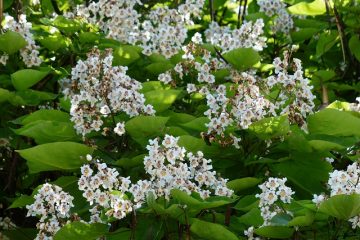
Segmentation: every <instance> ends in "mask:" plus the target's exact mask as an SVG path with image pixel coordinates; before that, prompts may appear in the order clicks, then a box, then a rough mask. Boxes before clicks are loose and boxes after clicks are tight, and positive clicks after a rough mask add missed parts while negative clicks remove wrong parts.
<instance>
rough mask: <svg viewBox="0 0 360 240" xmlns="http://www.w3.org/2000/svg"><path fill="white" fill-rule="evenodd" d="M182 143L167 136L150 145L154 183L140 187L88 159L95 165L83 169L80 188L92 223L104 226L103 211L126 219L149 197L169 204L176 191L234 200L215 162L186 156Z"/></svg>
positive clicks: (142, 183) (148, 164)
mask: <svg viewBox="0 0 360 240" xmlns="http://www.w3.org/2000/svg"><path fill="white" fill-rule="evenodd" d="M178 140H179V138H175V137H173V136H170V135H166V136H165V138H164V140H163V141H162V142H161V143H159V140H158V139H154V140H150V141H149V145H148V146H147V149H148V151H149V155H148V156H146V157H145V158H144V168H145V172H146V173H147V174H149V176H150V179H149V180H139V181H137V182H136V183H132V182H131V181H130V179H129V177H127V178H124V177H121V176H119V173H118V171H117V170H116V169H114V168H109V167H108V166H107V165H106V164H105V163H100V161H99V160H93V159H92V157H91V156H87V159H88V160H89V161H92V162H93V163H92V164H85V165H83V166H82V167H81V174H82V175H81V177H80V179H79V181H78V186H79V189H80V190H81V191H83V196H84V198H85V199H86V200H87V201H88V202H89V203H90V205H93V208H91V209H90V213H91V219H90V220H91V222H102V219H101V218H100V215H101V211H102V210H105V215H107V216H108V217H115V218H117V219H121V218H124V217H125V216H126V215H127V214H128V213H129V212H131V211H133V209H137V208H139V207H141V205H142V204H143V203H144V202H146V198H147V196H148V194H149V193H152V194H153V196H154V197H155V198H159V197H165V199H167V200H169V199H170V191H171V190H172V189H179V190H182V191H184V192H186V193H188V194H191V193H192V192H197V193H199V194H200V196H201V197H202V198H204V199H205V198H207V197H209V196H211V195H217V196H228V197H230V196H231V195H232V194H233V191H232V190H230V189H228V188H227V186H226V182H227V180H226V179H223V178H221V177H218V176H216V172H215V171H214V170H213V169H212V165H211V160H208V159H205V158H204V155H203V153H202V152H200V151H199V152H197V153H196V154H193V153H191V152H186V150H185V148H183V147H180V146H179V145H178ZM127 193H129V194H131V196H132V199H130V198H128V196H127V195H126V194H127Z"/></svg>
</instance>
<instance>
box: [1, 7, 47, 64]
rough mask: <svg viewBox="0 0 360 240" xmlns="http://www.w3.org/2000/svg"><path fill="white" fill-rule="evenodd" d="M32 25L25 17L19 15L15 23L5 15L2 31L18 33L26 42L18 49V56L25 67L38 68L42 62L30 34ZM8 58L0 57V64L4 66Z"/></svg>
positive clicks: (5, 56)
mask: <svg viewBox="0 0 360 240" xmlns="http://www.w3.org/2000/svg"><path fill="white" fill-rule="evenodd" d="M31 28H32V24H31V23H30V22H28V21H27V20H26V15H24V14H21V15H20V16H19V21H18V22H17V21H16V20H15V19H14V18H13V17H12V16H10V15H7V14H5V20H4V26H3V29H4V30H9V31H14V32H17V33H19V34H20V35H21V36H22V37H23V38H24V39H25V41H26V42H27V44H26V46H25V47H24V48H22V49H20V56H21V58H22V60H23V61H24V63H25V65H26V66H27V67H33V66H39V65H40V64H41V63H42V60H41V59H40V57H39V48H40V47H39V46H37V45H36V43H35V40H34V36H33V34H32V33H31V32H30V30H31ZM8 58H9V56H8V55H6V54H4V55H2V56H0V63H1V64H3V65H5V64H6V62H7V60H8Z"/></svg>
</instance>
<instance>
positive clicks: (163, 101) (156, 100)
mask: <svg viewBox="0 0 360 240" xmlns="http://www.w3.org/2000/svg"><path fill="white" fill-rule="evenodd" d="M180 93H181V90H173V89H166V90H165V89H164V90H154V91H148V92H146V93H144V95H145V99H146V101H145V103H146V104H151V105H152V106H153V107H154V109H155V110H156V112H157V113H160V112H163V111H165V110H166V109H168V108H169V107H170V106H171V105H172V104H173V103H174V102H175V100H176V98H177V97H178V96H179V94H180Z"/></svg>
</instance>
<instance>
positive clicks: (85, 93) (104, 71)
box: [62, 48, 155, 136]
mask: <svg viewBox="0 0 360 240" xmlns="http://www.w3.org/2000/svg"><path fill="white" fill-rule="evenodd" d="M112 60H113V56H112V51H111V50H110V49H108V50H106V51H105V53H104V54H102V53H101V52H100V51H99V50H98V49H96V48H95V49H93V50H92V51H91V52H90V53H88V55H87V59H86V60H84V61H83V60H79V61H78V63H77V65H76V66H75V67H74V68H73V69H72V71H71V77H70V78H69V79H63V80H62V85H63V94H64V95H65V97H66V98H69V99H70V101H71V109H70V115H71V120H72V121H73V122H74V123H75V129H76V131H77V132H78V133H79V134H82V135H83V136H85V135H86V134H87V133H90V132H92V131H100V130H101V129H102V127H103V125H104V121H105V119H106V118H107V117H108V116H111V117H114V114H118V113H121V112H123V113H126V114H127V115H128V116H129V117H134V116H138V115H140V114H147V115H153V114H154V113H155V110H154V109H153V107H152V106H151V105H145V97H144V95H143V94H141V93H140V92H139V91H140V89H141V88H142V85H141V83H140V82H138V81H136V80H135V79H132V78H131V77H129V76H128V75H127V74H126V71H127V67H123V66H112ZM104 130H106V129H104ZM124 131H125V129H124V127H123V123H117V125H116V126H115V128H114V132H115V133H116V134H118V135H123V134H124ZM104 132H105V133H106V131H104Z"/></svg>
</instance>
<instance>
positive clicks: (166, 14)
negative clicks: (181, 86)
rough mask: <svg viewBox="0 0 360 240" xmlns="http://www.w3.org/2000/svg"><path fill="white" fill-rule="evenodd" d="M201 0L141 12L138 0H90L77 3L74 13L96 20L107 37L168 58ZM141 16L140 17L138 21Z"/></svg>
mask: <svg viewBox="0 0 360 240" xmlns="http://www.w3.org/2000/svg"><path fill="white" fill-rule="evenodd" d="M204 2H205V1H204V0H200V1H199V0H186V1H185V3H183V4H180V5H179V6H178V7H177V8H175V9H170V8H169V7H167V6H163V7H157V8H155V9H152V10H151V11H150V12H149V13H148V14H147V15H141V14H139V12H138V11H137V10H136V9H135V7H136V6H137V5H142V3H141V2H140V1H139V0H123V1H110V0H100V1H99V2H95V1H94V2H91V3H90V4H89V5H88V6H86V5H80V6H78V7H77V13H76V14H77V15H78V16H80V17H83V18H84V19H87V20H88V21H89V22H90V23H92V24H97V25H98V26H99V27H100V29H101V30H102V31H104V32H105V33H106V34H107V37H109V38H113V39H116V40H119V41H121V42H124V43H129V44H140V46H141V47H142V48H143V53H144V54H146V55H151V54H152V53H160V54H162V55H164V56H165V57H167V58H170V57H171V56H173V55H175V54H176V53H178V52H179V50H181V47H182V44H183V43H184V42H185V40H186V38H187V31H188V30H187V26H188V25H192V24H193V21H192V20H191V18H192V17H199V16H200V13H201V11H202V8H203V5H204ZM140 20H142V21H140Z"/></svg>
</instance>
